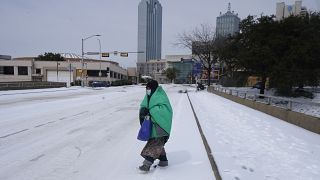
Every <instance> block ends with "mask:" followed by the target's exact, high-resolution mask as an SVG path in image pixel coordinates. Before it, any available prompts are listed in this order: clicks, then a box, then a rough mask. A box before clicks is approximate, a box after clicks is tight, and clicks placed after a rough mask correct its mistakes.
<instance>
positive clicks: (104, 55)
mask: <svg viewBox="0 0 320 180" xmlns="http://www.w3.org/2000/svg"><path fill="white" fill-rule="evenodd" d="M109 56H110V54H109V53H101V57H109Z"/></svg>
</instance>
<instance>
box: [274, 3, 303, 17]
mask: <svg viewBox="0 0 320 180" xmlns="http://www.w3.org/2000/svg"><path fill="white" fill-rule="evenodd" d="M307 12H308V11H307V8H306V7H304V6H302V1H295V3H294V5H286V4H285V3H284V2H280V3H277V8H276V19H277V20H278V21H280V20H282V19H283V18H286V17H289V16H291V15H294V16H298V15H302V16H305V15H306V14H307Z"/></svg>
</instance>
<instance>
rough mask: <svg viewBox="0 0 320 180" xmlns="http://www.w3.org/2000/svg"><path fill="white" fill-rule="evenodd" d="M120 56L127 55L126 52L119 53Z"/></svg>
mask: <svg viewBox="0 0 320 180" xmlns="http://www.w3.org/2000/svg"><path fill="white" fill-rule="evenodd" d="M120 56H121V57H128V56H129V55H128V53H127V52H122V53H120Z"/></svg>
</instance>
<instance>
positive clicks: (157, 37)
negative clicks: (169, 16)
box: [138, 0, 162, 63]
mask: <svg viewBox="0 0 320 180" xmlns="http://www.w3.org/2000/svg"><path fill="white" fill-rule="evenodd" d="M161 41H162V6H161V4H160V3H159V1H158V0H141V2H140V4H139V12H138V51H139V52H143V53H138V63H144V62H147V61H149V60H151V59H161Z"/></svg>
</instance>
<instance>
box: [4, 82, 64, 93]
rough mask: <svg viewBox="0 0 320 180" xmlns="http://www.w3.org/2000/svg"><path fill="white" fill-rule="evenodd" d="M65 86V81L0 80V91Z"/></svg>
mask: <svg viewBox="0 0 320 180" xmlns="http://www.w3.org/2000/svg"><path fill="white" fill-rule="evenodd" d="M66 86H67V83H64V82H32V81H19V82H0V91H4V90H21V89H44V88H60V87H66Z"/></svg>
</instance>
